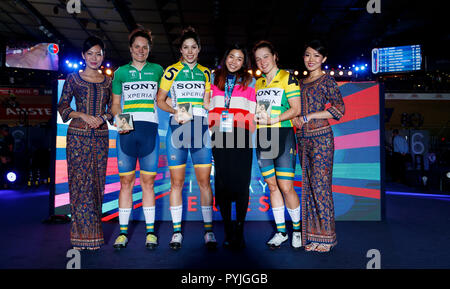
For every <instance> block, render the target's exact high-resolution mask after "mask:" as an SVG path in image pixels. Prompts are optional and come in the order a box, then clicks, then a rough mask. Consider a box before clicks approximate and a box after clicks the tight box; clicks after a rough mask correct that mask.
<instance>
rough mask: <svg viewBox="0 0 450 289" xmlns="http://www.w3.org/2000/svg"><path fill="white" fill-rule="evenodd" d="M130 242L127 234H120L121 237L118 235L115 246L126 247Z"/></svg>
mask: <svg viewBox="0 0 450 289" xmlns="http://www.w3.org/2000/svg"><path fill="white" fill-rule="evenodd" d="M127 244H128V238H127V235H125V234H120V235H119V237H117V239H116V241H115V242H114V245H113V247H114V248H116V249H122V248H126V247H127Z"/></svg>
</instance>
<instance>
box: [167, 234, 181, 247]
mask: <svg viewBox="0 0 450 289" xmlns="http://www.w3.org/2000/svg"><path fill="white" fill-rule="evenodd" d="M181 241H183V235H182V234H181V233H180V232H176V233H173V235H172V240H171V241H170V243H169V247H170V248H172V249H174V250H178V249H180V248H181Z"/></svg>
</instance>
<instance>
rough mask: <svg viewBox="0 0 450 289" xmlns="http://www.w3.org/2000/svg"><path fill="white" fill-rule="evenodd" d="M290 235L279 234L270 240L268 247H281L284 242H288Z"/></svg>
mask: <svg viewBox="0 0 450 289" xmlns="http://www.w3.org/2000/svg"><path fill="white" fill-rule="evenodd" d="M288 238H289V237H288V235H287V234H284V236H283V234H282V233H281V232H277V233H276V234H275V235H274V236H273V237H272V239H270V240H269V242H267V245H268V246H269V247H271V248H279V247H280V245H281V244H282V243H283V242H286V240H287V239H288Z"/></svg>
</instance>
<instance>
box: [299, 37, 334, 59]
mask: <svg viewBox="0 0 450 289" xmlns="http://www.w3.org/2000/svg"><path fill="white" fill-rule="evenodd" d="M308 47H311V48H312V49H314V50H316V51H317V52H319V53H320V54H321V55H322V56H323V57H326V56H328V49H327V46H326V44H325V42H324V41H323V40H319V39H314V40H311V41H308V42H307V43H306V44H305V47H304V48H305V49H304V50H303V51H305V50H306V48H308Z"/></svg>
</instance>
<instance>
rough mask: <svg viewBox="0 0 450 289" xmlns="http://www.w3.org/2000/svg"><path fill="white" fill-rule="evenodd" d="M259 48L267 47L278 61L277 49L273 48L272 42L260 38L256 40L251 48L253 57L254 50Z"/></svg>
mask: <svg viewBox="0 0 450 289" xmlns="http://www.w3.org/2000/svg"><path fill="white" fill-rule="evenodd" d="M260 48H267V49H269V51H270V53H272V55H275V56H276V57H277V62H278V60H279V57H278V52H277V50H276V49H275V46H274V45H273V44H272V42H270V41H267V40H260V41H258V42H257V43H256V44H255V45H254V46H253V49H252V52H253V57H254V56H255V52H256V50H258V49H260Z"/></svg>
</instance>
